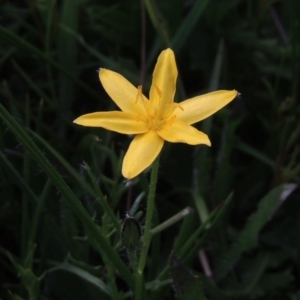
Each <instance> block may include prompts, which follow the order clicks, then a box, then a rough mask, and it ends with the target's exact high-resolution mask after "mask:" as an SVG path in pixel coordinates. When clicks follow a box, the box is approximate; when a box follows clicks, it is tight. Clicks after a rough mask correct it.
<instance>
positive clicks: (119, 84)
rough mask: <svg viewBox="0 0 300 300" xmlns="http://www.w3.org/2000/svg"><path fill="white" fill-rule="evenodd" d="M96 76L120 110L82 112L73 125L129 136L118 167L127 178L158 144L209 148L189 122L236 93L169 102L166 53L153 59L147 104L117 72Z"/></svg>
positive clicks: (169, 54) (173, 71)
mask: <svg viewBox="0 0 300 300" xmlns="http://www.w3.org/2000/svg"><path fill="white" fill-rule="evenodd" d="M99 78H100V81H101V83H102V85H103V87H104V89H105V90H106V92H107V93H108V95H109V96H110V97H111V98H112V100H113V101H114V102H115V103H116V104H117V106H118V107H119V108H120V109H121V111H110V112H95V113H90V114H86V115H83V116H80V117H79V118H77V119H76V120H74V123H76V124H79V125H83V126H91V127H103V128H105V129H108V130H112V131H116V132H119V133H123V134H134V135H135V137H134V139H133V141H132V142H131V144H130V146H129V149H128V151H127V153H126V154H125V157H124V160H123V166H122V174H123V176H124V177H126V178H128V179H132V178H133V177H135V176H137V175H138V174H140V173H141V172H142V171H143V170H145V169H146V168H147V167H149V166H150V165H151V164H152V162H153V161H154V160H155V158H156V157H157V156H158V154H159V153H160V151H161V149H162V147H163V145H164V141H167V142H172V143H187V144H190V145H198V144H206V145H208V146H210V145H211V143H210V140H209V138H208V136H207V135H206V134H204V133H203V132H201V131H198V130H197V129H196V128H194V127H192V126H191V124H194V123H196V122H199V121H201V120H203V119H205V118H207V117H209V116H210V115H212V114H213V113H215V112H216V111H218V110H219V109H221V108H222V107H223V106H225V105H226V104H227V103H229V102H230V101H231V100H233V99H234V98H235V97H236V96H237V94H238V93H237V91H235V90H233V91H225V90H220V91H216V92H212V93H208V94H205V95H201V96H197V97H194V98H191V99H187V100H185V101H183V102H181V103H175V102H173V99H174V94H175V90H176V79H177V67H176V62H175V57H174V53H173V51H172V50H171V49H167V50H164V51H162V52H161V54H160V55H159V57H158V60H157V63H156V66H155V69H154V73H153V79H152V86H151V88H150V94H149V100H148V99H147V98H146V97H145V96H144V95H143V93H142V87H141V86H139V87H138V88H136V87H134V86H133V85H132V84H131V83H130V82H129V81H127V80H126V79H125V78H124V77H123V76H121V75H120V74H118V73H115V72H113V71H109V70H106V69H101V70H100V72H99Z"/></svg>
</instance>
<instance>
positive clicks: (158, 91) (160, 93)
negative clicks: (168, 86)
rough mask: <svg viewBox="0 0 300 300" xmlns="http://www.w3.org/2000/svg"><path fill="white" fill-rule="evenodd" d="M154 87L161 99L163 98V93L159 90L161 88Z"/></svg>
mask: <svg viewBox="0 0 300 300" xmlns="http://www.w3.org/2000/svg"><path fill="white" fill-rule="evenodd" d="M154 86H155V89H156V92H157V94H158V96H159V98H161V97H162V91H161V90H160V89H159V87H158V86H157V85H156V84H155V85H154Z"/></svg>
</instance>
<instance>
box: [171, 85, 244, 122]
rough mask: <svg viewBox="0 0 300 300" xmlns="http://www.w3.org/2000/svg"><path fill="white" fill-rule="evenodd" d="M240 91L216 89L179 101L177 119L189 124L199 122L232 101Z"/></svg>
mask: <svg viewBox="0 0 300 300" xmlns="http://www.w3.org/2000/svg"><path fill="white" fill-rule="evenodd" d="M237 94H238V92H237V91H236V90H233V91H225V90H220V91H215V92H212V93H208V94H204V95H201V96H197V97H194V98H191V99H188V100H185V101H183V102H181V103H179V105H180V107H181V109H179V108H177V109H176V110H177V113H176V120H180V121H183V122H185V123H187V124H194V123H196V122H199V121H201V120H203V119H205V118H207V117H209V116H210V115H212V114H214V113H215V112H216V111H218V110H219V109H221V108H222V107H224V106H225V105H226V104H228V103H229V102H230V101H232V100H233V99H234V98H235V97H236V96H237Z"/></svg>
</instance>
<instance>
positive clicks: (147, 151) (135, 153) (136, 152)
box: [122, 131, 164, 179]
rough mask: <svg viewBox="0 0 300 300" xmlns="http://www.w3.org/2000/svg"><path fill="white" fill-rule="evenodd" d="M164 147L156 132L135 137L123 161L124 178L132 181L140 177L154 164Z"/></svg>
mask: <svg viewBox="0 0 300 300" xmlns="http://www.w3.org/2000/svg"><path fill="white" fill-rule="evenodd" d="M163 145H164V140H163V139H162V138H161V137H160V136H158V135H157V133H156V132H155V131H149V132H147V133H145V134H139V135H137V136H135V137H134V139H133V141H132V142H131V144H130V146H129V149H128V151H127V153H126V154H125V157H124V160H123V166H122V174H123V176H124V177H125V178H128V179H132V178H134V177H135V176H137V175H139V174H140V173H141V172H142V171H144V170H145V169H146V168H147V167H149V166H150V165H151V164H152V163H153V161H154V160H155V158H156V157H157V156H158V154H159V153H160V151H161V149H162V147H163Z"/></svg>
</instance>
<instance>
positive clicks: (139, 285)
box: [135, 156, 159, 300]
mask: <svg viewBox="0 0 300 300" xmlns="http://www.w3.org/2000/svg"><path fill="white" fill-rule="evenodd" d="M158 166H159V156H158V157H157V158H156V160H155V161H154V163H153V165H152V171H151V178H150V184H149V193H148V199H147V210H146V222H145V227H144V234H143V246H142V251H141V256H140V259H139V263H138V267H137V271H136V273H135V277H136V278H135V297H136V298H135V299H136V300H141V299H145V287H144V286H143V282H144V278H143V272H144V268H145V265H146V260H147V255H148V250H149V246H150V242H151V225H152V218H153V211H154V200H155V190H156V184H157V178H158Z"/></svg>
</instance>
